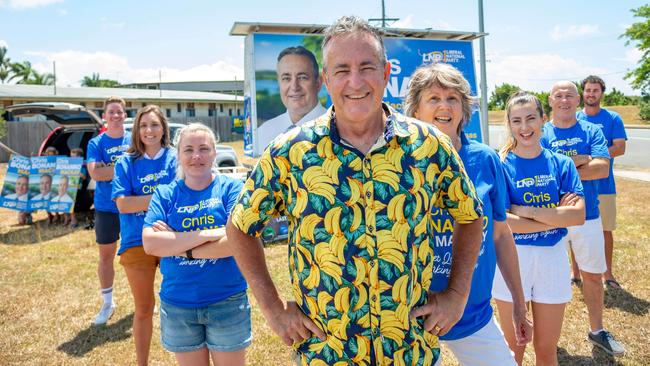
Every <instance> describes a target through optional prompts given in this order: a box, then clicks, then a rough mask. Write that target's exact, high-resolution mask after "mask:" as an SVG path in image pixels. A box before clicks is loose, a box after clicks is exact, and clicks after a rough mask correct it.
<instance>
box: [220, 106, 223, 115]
mask: <svg viewBox="0 0 650 366" xmlns="http://www.w3.org/2000/svg"><path fill="white" fill-rule="evenodd" d="M219 112H221V113H223V104H219Z"/></svg>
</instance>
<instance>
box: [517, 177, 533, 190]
mask: <svg viewBox="0 0 650 366" xmlns="http://www.w3.org/2000/svg"><path fill="white" fill-rule="evenodd" d="M516 184H517V188H526V187H532V186H534V185H535V179H533V178H524V179H522V180H518V181H517V182H516Z"/></svg>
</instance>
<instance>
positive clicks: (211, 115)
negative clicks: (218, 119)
mask: <svg viewBox="0 0 650 366" xmlns="http://www.w3.org/2000/svg"><path fill="white" fill-rule="evenodd" d="M216 115H217V110H216V109H212V108H210V109H208V117H214V116H216Z"/></svg>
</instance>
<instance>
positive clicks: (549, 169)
mask: <svg viewBox="0 0 650 366" xmlns="http://www.w3.org/2000/svg"><path fill="white" fill-rule="evenodd" d="M503 172H504V173H505V176H506V184H507V185H508V196H507V199H506V207H507V208H510V205H511V204H515V205H519V206H534V207H546V208H549V207H551V208H552V207H557V205H558V204H559V203H560V199H561V198H562V196H564V195H565V194H567V193H575V194H577V195H579V196H584V192H583V188H582V183H581V182H580V176H579V175H578V170H577V169H576V166H575V164H573V160H571V159H570V158H568V157H566V156H564V155H560V154H556V153H554V152H552V151H550V150H548V149H542V153H541V154H539V156H537V157H535V158H532V159H527V158H522V157H519V156H517V155H515V154H514V153H512V152H510V153H509V154H508V156H506V158H505V160H504V161H503ZM566 234H567V229H566V228H555V229H551V230H545V231H541V232H536V233H513V235H514V238H515V244H518V245H537V246H553V245H555V244H557V243H558V242H559V241H560V240H561V239H562V238H563V237H564V236H566Z"/></svg>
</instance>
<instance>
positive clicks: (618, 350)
mask: <svg viewBox="0 0 650 366" xmlns="http://www.w3.org/2000/svg"><path fill="white" fill-rule="evenodd" d="M587 338H588V339H589V342H591V343H593V344H594V345H595V346H598V347H600V348H602V349H603V350H604V351H605V352H607V353H609V354H610V355H612V356H618V355H622V354H623V353H625V347H623V345H622V344H620V343H618V341H617V340H616V339H614V336H613V335H612V334H611V333H610V332H608V331H606V330H601V331H600V332H599V333H598V334H595V335H594V334H592V333H591V332H589V335H588V336H587Z"/></svg>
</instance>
